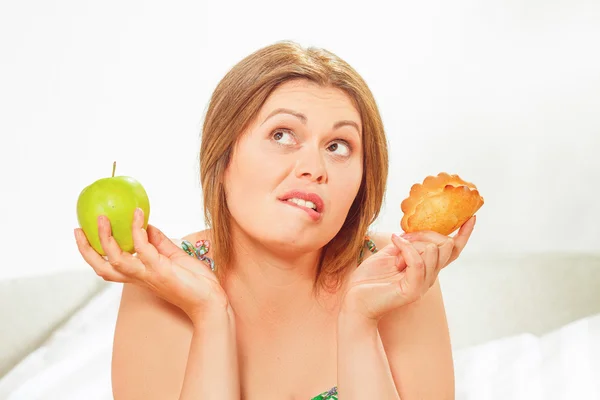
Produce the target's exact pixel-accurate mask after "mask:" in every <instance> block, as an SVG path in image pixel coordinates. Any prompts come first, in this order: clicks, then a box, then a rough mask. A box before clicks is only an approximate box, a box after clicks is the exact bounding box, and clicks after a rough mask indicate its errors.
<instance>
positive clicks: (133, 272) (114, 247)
mask: <svg viewBox="0 0 600 400" xmlns="http://www.w3.org/2000/svg"><path fill="white" fill-rule="evenodd" d="M98 235H99V237H100V244H101V246H102V249H103V250H104V253H105V254H106V258H107V261H108V263H109V264H110V265H112V267H113V268H114V269H115V270H117V271H118V272H121V273H122V274H124V275H127V276H129V277H132V278H136V279H143V275H144V272H145V270H146V267H145V266H144V264H143V263H142V262H141V261H140V260H139V259H138V258H137V257H133V256H132V255H131V254H129V253H126V252H124V251H123V250H121V247H119V244H118V243H117V241H116V240H115V238H114V237H113V235H112V233H111V226H110V220H109V219H108V218H107V217H106V216H104V215H101V216H99V217H98Z"/></svg>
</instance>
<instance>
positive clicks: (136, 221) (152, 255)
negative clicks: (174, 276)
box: [132, 207, 160, 269]
mask: <svg viewBox="0 0 600 400" xmlns="http://www.w3.org/2000/svg"><path fill="white" fill-rule="evenodd" d="M132 236H133V248H134V250H135V252H136V254H137V256H138V258H139V259H140V260H141V261H142V262H143V263H144V265H145V266H146V267H147V268H152V269H156V267H157V266H158V264H159V263H160V254H159V252H158V250H157V249H156V248H155V247H154V246H153V245H152V244H150V243H149V241H148V233H147V232H146V230H145V229H144V211H143V210H142V209H141V208H139V207H138V208H136V210H135V212H134V213H133V223H132Z"/></svg>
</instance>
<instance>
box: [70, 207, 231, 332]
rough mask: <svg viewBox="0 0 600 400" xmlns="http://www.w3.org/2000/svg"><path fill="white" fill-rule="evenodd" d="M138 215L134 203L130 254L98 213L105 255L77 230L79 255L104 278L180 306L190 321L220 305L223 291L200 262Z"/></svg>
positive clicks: (223, 301) (224, 301)
mask: <svg viewBox="0 0 600 400" xmlns="http://www.w3.org/2000/svg"><path fill="white" fill-rule="evenodd" d="M143 222H144V215H143V211H142V210H141V209H137V210H136V213H135V214H134V218H133V242H134V248H135V252H136V253H135V255H133V254H130V253H127V252H124V251H122V250H121V248H120V247H119V245H118V244H117V242H116V240H115V238H114V237H113V236H112V235H111V227H110V221H109V220H108V218H107V217H105V216H102V217H100V218H99V219H98V234H99V237H100V243H101V245H102V249H103V250H104V253H105V254H106V258H105V257H102V256H101V255H100V254H98V253H97V252H96V251H95V250H94V249H93V248H92V246H91V245H90V244H89V242H88V240H87V238H86V236H85V234H84V232H83V230H82V229H81V228H77V229H75V239H76V242H77V247H78V249H79V252H80V253H81V255H82V256H83V258H84V260H85V261H86V262H87V263H88V264H89V265H90V266H91V267H92V268H93V269H94V271H96V274H98V275H99V276H100V277H102V278H103V279H104V280H106V281H112V282H122V283H133V284H136V285H141V286H145V287H147V288H149V289H150V290H152V291H153V292H154V293H155V294H156V295H157V296H159V297H161V298H162V299H164V300H166V301H168V302H169V303H171V304H174V305H175V306H177V307H179V308H181V309H182V310H183V311H184V312H185V313H186V314H187V315H188V317H190V319H191V320H192V322H194V323H195V322H196V321H199V320H200V319H201V318H202V315H203V314H204V313H206V312H209V311H219V310H226V309H227V306H228V300H227V295H226V293H225V291H224V290H223V288H222V286H221V285H220V283H219V281H218V280H217V277H216V276H215V274H214V273H213V271H212V270H211V269H210V267H209V266H208V265H207V264H205V263H204V262H202V261H200V260H198V259H197V258H195V257H192V256H190V255H189V254H188V253H187V252H185V251H184V250H183V249H182V248H180V247H178V246H177V245H176V244H175V243H173V241H171V239H169V238H168V237H166V236H165V235H164V234H163V233H162V232H161V231H160V230H159V229H158V228H156V227H154V226H152V225H148V228H147V231H146V230H145V229H143Z"/></svg>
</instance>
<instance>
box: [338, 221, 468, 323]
mask: <svg viewBox="0 0 600 400" xmlns="http://www.w3.org/2000/svg"><path fill="white" fill-rule="evenodd" d="M474 226H475V216H473V217H471V219H469V220H468V221H467V222H465V223H464V224H463V225H462V226H461V227H460V229H459V231H458V233H457V234H456V235H455V236H454V237H449V236H444V235H441V234H439V233H437V232H433V231H420V232H412V233H408V234H404V235H402V237H400V236H396V235H395V234H394V235H392V243H390V244H389V245H387V246H385V247H384V248H382V249H381V250H379V251H378V252H377V253H375V254H374V255H372V256H370V257H368V258H367V259H366V260H365V261H363V262H362V263H361V264H360V265H359V266H358V268H357V269H356V270H354V271H353V272H352V275H351V276H350V280H349V285H348V289H347V290H346V293H345V297H344V303H343V308H342V310H343V311H344V312H351V313H358V314H360V316H362V317H366V318H368V319H372V320H375V321H378V320H379V319H380V318H381V317H382V316H383V315H385V314H386V313H387V312H389V311H391V310H393V309H396V308H398V307H401V306H403V305H406V304H409V303H412V302H414V301H416V300H418V299H420V298H421V297H422V296H423V295H424V294H425V293H426V292H427V290H429V288H430V287H431V286H432V285H433V284H434V283H435V281H436V279H437V276H438V274H439V272H440V270H441V269H442V268H444V267H446V266H447V265H448V264H450V263H451V262H452V261H454V260H456V258H457V257H458V256H459V255H460V253H461V252H462V250H463V249H464V248H465V246H466V244H467V242H468V240H469V237H470V236H471V233H472V232H473V227H474Z"/></svg>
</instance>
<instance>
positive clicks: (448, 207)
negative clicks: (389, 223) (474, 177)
mask: <svg viewBox="0 0 600 400" xmlns="http://www.w3.org/2000/svg"><path fill="white" fill-rule="evenodd" d="M482 205H483V197H481V196H480V195H479V192H478V191H477V187H475V185H474V184H472V183H470V182H466V181H464V180H462V179H461V178H460V177H459V176H458V175H449V174H447V173H445V172H441V173H439V174H438V176H428V177H426V178H425V180H424V181H423V183H422V184H420V183H416V184H414V185H413V186H412V187H411V188H410V194H409V196H408V198H406V199H404V200H403V201H402V205H401V208H402V212H403V213H404V216H403V217H402V222H401V223H400V225H401V227H402V229H403V230H404V232H407V233H408V232H415V231H435V232H438V233H441V234H442V235H446V236H447V235H450V234H451V233H452V232H454V231H455V230H457V229H458V228H460V226H461V225H462V224H464V223H465V222H467V221H468V220H469V218H471V217H472V216H473V215H474V214H475V213H476V212H477V210H479V209H480V208H481V206H482Z"/></svg>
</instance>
